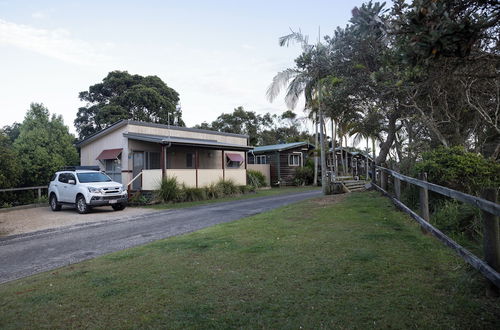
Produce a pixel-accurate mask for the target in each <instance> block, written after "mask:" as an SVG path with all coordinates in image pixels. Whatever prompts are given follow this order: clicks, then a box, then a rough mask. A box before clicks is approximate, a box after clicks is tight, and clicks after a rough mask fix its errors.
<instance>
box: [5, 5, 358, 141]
mask: <svg viewBox="0 0 500 330" xmlns="http://www.w3.org/2000/svg"><path fill="white" fill-rule="evenodd" d="M362 2H363V1H362V0H359V1H358V0H345V1H342V0H331V1H320V0H318V1H316V0H310V1H294V0H288V1H281V0H276V1H273V0H267V1H260V0H253V1H234V0H233V1H216V0H214V1H190V0H184V1H179V0H177V1H149V0H143V1H91V0H87V1H71V0H69V1H22V0H19V1H15V0H0V63H1V65H0V127H2V126H4V125H11V124H12V123H14V122H22V121H23V118H24V115H25V113H26V111H27V110H28V109H29V106H30V103H32V102H37V103H43V104H44V105H45V106H46V107H47V108H48V109H49V111H50V113H51V114H52V113H56V114H60V115H62V116H63V118H64V122H65V124H66V125H67V126H69V128H70V132H72V133H75V132H76V131H75V128H74V126H73V121H74V119H75V117H76V112H77V110H78V108H79V107H81V106H85V103H84V102H81V101H80V100H79V99H78V93H79V92H80V91H84V90H87V89H88V88H89V86H91V85H93V84H96V83H99V82H101V81H102V79H103V78H104V77H106V75H107V74H108V72H110V71H113V70H123V71H128V72H129V73H131V74H140V75H143V76H146V75H156V76H158V77H160V78H161V79H162V80H163V81H164V82H165V83H166V84H167V85H168V86H169V87H172V88H173V89H175V90H176V91H177V92H178V93H179V96H180V104H181V108H182V117H183V119H184V121H185V123H186V125H187V126H194V125H196V124H200V123H201V122H203V121H207V122H211V121H213V120H214V119H216V118H217V117H218V116H219V115H220V114H221V113H230V112H232V111H233V109H234V108H236V107H238V106H243V107H244V108H245V109H246V110H249V111H255V112H257V113H261V114H262V113H266V112H271V113H281V112H283V111H285V110H287V107H286V106H285V104H284V102H283V98H284V96H283V95H281V96H279V97H278V98H277V100H275V101H274V102H272V103H271V102H269V101H268V100H267V98H266V95H265V94H266V90H267V88H268V86H269V84H270V83H271V81H272V78H273V77H274V75H276V73H278V72H279V71H281V70H284V69H286V68H289V67H293V65H294V62H293V61H294V59H295V58H296V57H297V56H298V55H299V54H300V51H301V50H300V46H299V45H292V46H290V47H280V46H279V45H278V39H279V37H281V36H283V35H286V34H288V33H289V32H290V29H292V30H294V31H297V30H299V29H300V30H301V32H302V33H303V34H306V35H309V36H310V40H312V41H315V40H317V38H318V31H320V34H321V35H322V36H324V35H325V34H332V33H333V31H334V30H335V28H336V27H337V26H341V27H344V26H345V25H346V24H347V23H348V21H349V19H350V16H351V10H352V8H354V7H355V6H359V5H361V3H362ZM294 111H295V112H296V113H297V115H298V116H299V117H301V116H304V112H303V103H299V105H298V106H297V107H296V109H294Z"/></svg>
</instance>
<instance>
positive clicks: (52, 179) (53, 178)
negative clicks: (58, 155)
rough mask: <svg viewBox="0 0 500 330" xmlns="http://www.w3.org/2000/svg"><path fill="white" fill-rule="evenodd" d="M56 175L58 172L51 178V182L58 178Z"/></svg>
mask: <svg viewBox="0 0 500 330" xmlns="http://www.w3.org/2000/svg"><path fill="white" fill-rule="evenodd" d="M56 176H57V174H54V175H53V176H52V177H51V178H50V182H52V181H54V180H55V179H56Z"/></svg>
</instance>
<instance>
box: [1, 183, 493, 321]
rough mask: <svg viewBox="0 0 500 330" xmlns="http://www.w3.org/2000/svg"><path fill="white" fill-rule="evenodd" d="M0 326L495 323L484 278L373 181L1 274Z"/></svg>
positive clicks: (490, 299) (491, 303)
mask: <svg viewBox="0 0 500 330" xmlns="http://www.w3.org/2000/svg"><path fill="white" fill-rule="evenodd" d="M0 310H1V311H2V313H1V314H0V327H1V328H30V327H33V326H34V325H36V326H38V327H50V328H58V327H65V328H69V327H90V328H116V327H123V328H239V327H243V328H292V327H293V328H300V327H304V328H373V327H375V328H389V327H393V328H434V329H435V328H437V329H440V328H452V329H453V328H464V329H465V328H486V329H487V328H492V329H493V328H496V327H497V326H498V324H499V322H500V319H499V315H500V304H498V299H496V300H495V299H492V298H486V297H485V295H484V280H483V279H482V278H481V277H480V276H478V275H477V273H475V272H474V271H472V270H470V268H469V267H467V265H465V264H464V263H463V262H462V260H461V259H459V258H458V257H456V256H455V255H454V254H453V253H452V252H451V251H450V250H449V249H447V248H446V247H445V246H443V245H442V244H441V243H440V242H438V241H437V240H435V239H434V238H432V237H429V236H425V235H422V233H421V232H420V229H419V227H418V226H416V225H415V223H414V222H413V221H412V220H411V219H410V218H409V217H407V216H406V215H404V214H402V213H401V212H398V211H396V210H395V209H394V207H393V206H392V204H391V203H390V202H389V201H388V200H387V199H385V198H383V197H380V196H379V195H378V194H377V193H375V192H365V193H352V194H349V195H343V196H339V195H337V196H328V197H322V198H317V199H312V200H309V201H305V202H301V203H297V204H293V205H290V206H287V207H284V208H280V209H276V210H274V211H271V212H266V213H263V214H260V215H257V216H253V217H250V218H246V219H241V220H239V221H235V222H232V223H226V224H221V225H217V226H214V227H210V228H206V229H204V230H200V231H198V232H195V233H191V234H187V235H182V236H178V237H174V238H169V239H165V240H160V241H157V242H154V243H152V244H148V245H145V246H142V247H138V248H133V249H128V250H124V251H121V252H118V253H113V254H109V255H106V256H104V257H100V258H97V259H94V260H90V261H86V262H82V263H79V264H75V265H71V266H69V267H64V268H61V269H58V270H54V271H51V272H47V273H43V274H39V275H36V276H32V277H29V278H26V279H22V280H18V281H15V282H12V283H7V284H3V285H0Z"/></svg>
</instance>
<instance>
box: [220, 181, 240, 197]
mask: <svg viewBox="0 0 500 330" xmlns="http://www.w3.org/2000/svg"><path fill="white" fill-rule="evenodd" d="M216 185H217V186H218V187H219V189H220V191H221V192H222V196H231V195H235V194H237V193H239V189H238V186H236V184H235V183H234V181H233V180H231V179H229V180H219V182H217V184H216Z"/></svg>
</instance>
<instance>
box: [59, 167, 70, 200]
mask: <svg viewBox="0 0 500 330" xmlns="http://www.w3.org/2000/svg"><path fill="white" fill-rule="evenodd" d="M57 181H58V183H57V191H58V192H59V201H60V202H66V203H68V202H69V201H68V197H67V195H68V193H67V191H68V174H67V173H60V174H59V178H58V179H57Z"/></svg>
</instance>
